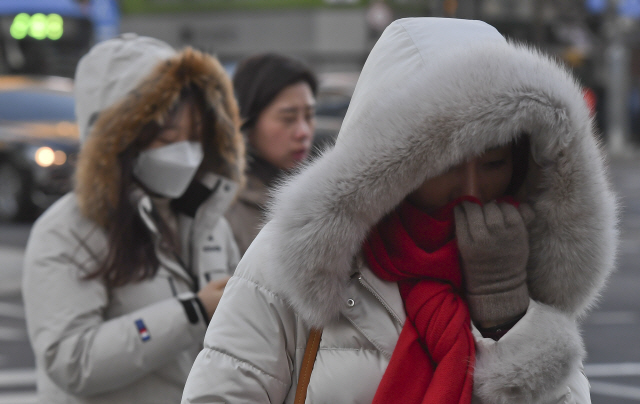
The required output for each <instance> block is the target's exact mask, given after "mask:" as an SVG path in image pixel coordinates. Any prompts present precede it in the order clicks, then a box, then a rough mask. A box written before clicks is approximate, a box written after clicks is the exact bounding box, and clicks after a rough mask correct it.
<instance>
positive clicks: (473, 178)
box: [462, 159, 482, 200]
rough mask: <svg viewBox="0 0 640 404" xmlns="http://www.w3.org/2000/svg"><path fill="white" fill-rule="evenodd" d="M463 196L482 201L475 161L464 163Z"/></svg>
mask: <svg viewBox="0 0 640 404" xmlns="http://www.w3.org/2000/svg"><path fill="white" fill-rule="evenodd" d="M462 193H463V196H473V197H476V198H478V199H480V200H482V193H481V191H480V181H479V177H478V165H477V164H476V161H475V159H472V160H470V161H468V162H466V163H465V166H464V170H463V177H462Z"/></svg>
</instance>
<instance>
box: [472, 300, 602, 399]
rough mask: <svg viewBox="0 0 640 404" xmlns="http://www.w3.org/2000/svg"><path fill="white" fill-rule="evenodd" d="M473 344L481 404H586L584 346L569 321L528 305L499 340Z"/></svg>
mask: <svg viewBox="0 0 640 404" xmlns="http://www.w3.org/2000/svg"><path fill="white" fill-rule="evenodd" d="M473 333H474V337H475V339H476V367H475V370H474V395H475V396H476V397H477V398H478V399H479V400H480V402H481V403H483V404H484V403H487V404H489V403H491V404H506V403H514V402H517V403H523V404H590V403H591V399H590V397H589V383H588V381H587V378H586V376H585V375H584V373H583V371H582V358H583V357H584V347H583V345H582V338H581V337H580V333H579V331H578V327H577V324H576V322H575V320H574V319H573V318H570V317H568V316H567V315H566V314H564V313H562V312H560V311H558V310H556V309H554V308H553V307H551V306H548V305H545V304H542V303H538V302H535V301H533V300H532V301H531V302H530V304H529V308H528V310H527V313H526V314H525V316H524V317H523V318H522V319H520V321H518V323H517V324H516V325H515V326H513V328H511V330H509V331H508V332H507V333H506V334H505V335H504V336H503V337H502V338H500V340H498V341H494V340H492V339H490V338H483V337H482V335H481V334H480V332H479V331H478V330H477V329H475V327H474V328H473Z"/></svg>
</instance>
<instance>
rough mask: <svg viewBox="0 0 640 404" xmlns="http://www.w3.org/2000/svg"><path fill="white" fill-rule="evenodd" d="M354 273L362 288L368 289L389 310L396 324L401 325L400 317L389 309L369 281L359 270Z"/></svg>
mask: <svg viewBox="0 0 640 404" xmlns="http://www.w3.org/2000/svg"><path fill="white" fill-rule="evenodd" d="M355 275H356V276H357V277H358V281H360V284H361V285H362V286H364V288H365V289H366V290H368V291H369V292H370V293H371V294H372V295H373V296H374V297H375V298H376V299H377V300H378V301H379V302H380V304H382V306H384V308H385V309H386V310H387V311H388V312H389V314H391V316H392V317H393V318H395V319H396V321H397V322H398V324H400V325H402V321H401V320H400V318H398V316H397V315H396V314H395V313H394V312H393V310H391V307H389V305H388V304H387V303H386V302H385V301H384V300H383V299H382V297H380V294H379V293H378V292H376V291H375V290H374V289H373V287H372V286H371V285H370V284H369V282H368V281H367V280H366V279H364V277H363V276H362V274H361V273H360V272H357V273H356V274H355Z"/></svg>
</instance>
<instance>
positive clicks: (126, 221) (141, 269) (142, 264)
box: [87, 85, 216, 287]
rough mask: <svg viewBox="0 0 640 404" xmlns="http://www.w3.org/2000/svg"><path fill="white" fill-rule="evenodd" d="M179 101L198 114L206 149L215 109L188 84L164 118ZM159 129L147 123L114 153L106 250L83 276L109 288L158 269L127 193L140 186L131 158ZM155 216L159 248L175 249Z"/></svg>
mask: <svg viewBox="0 0 640 404" xmlns="http://www.w3.org/2000/svg"><path fill="white" fill-rule="evenodd" d="M183 103H189V104H191V105H193V106H194V107H195V108H192V109H191V111H192V113H193V114H199V115H198V116H200V117H202V127H201V129H200V130H201V135H202V136H201V139H202V143H203V149H205V150H206V148H207V147H211V144H212V143H213V138H214V137H215V134H214V133H213V132H214V125H215V119H216V115H215V111H214V110H213V108H208V107H205V106H206V105H207V103H206V101H205V96H204V94H203V92H202V90H201V89H200V88H198V87H196V86H193V85H191V86H188V87H185V88H184V89H183V90H182V91H181V93H180V99H179V102H178V103H176V106H174V108H172V109H171V110H170V111H168V112H167V115H166V117H167V118H169V117H171V116H172V115H173V114H174V113H175V112H176V110H177V108H178V106H180V105H182V104H183ZM193 118H194V119H192V123H193V124H194V127H193V128H192V131H195V130H197V129H196V127H195V124H196V122H197V119H195V118H196V117H195V116H194V117H193ZM161 129H162V127H161V126H160V124H159V123H158V122H156V121H155V120H152V121H150V122H148V123H147V124H145V125H144V126H143V127H142V128H141V130H140V132H139V136H138V137H137V138H136V140H135V141H133V142H132V143H131V144H130V145H129V146H128V147H127V148H126V149H125V150H124V151H122V152H121V153H120V154H119V155H118V161H119V165H120V190H119V195H118V202H117V204H116V206H115V207H114V209H113V210H112V211H111V212H110V213H109V221H108V223H109V225H108V227H107V229H106V230H107V241H108V251H107V255H106V258H105V259H104V261H103V262H102V263H101V265H100V266H99V267H98V269H97V270H96V271H94V272H92V273H90V274H89V275H88V276H87V278H88V279H93V278H102V279H104V280H105V282H106V283H107V285H108V286H109V287H117V286H123V285H126V284H128V283H132V282H138V281H141V280H143V279H147V278H151V277H153V276H155V274H156V273H157V271H158V266H159V264H160V262H159V260H158V257H157V255H156V250H155V241H154V239H153V235H152V234H151V233H150V231H149V229H148V228H147V226H146V225H145V224H144V222H143V221H142V218H141V217H140V216H139V214H138V211H137V206H135V205H134V201H132V199H131V195H132V191H133V190H134V189H135V188H136V187H140V184H138V183H137V182H136V180H135V178H134V177H133V175H132V172H133V164H134V161H135V158H136V157H137V156H138V154H139V153H140V151H142V150H144V149H145V148H146V147H147V146H149V144H151V142H152V141H153V140H154V139H155V138H156V137H157V136H158V134H159V132H160V130H161ZM192 133H195V132H192ZM157 219H158V220H156V222H157V224H158V230H159V232H160V237H161V239H162V248H165V249H169V250H174V251H175V250H176V249H177V248H176V247H177V246H176V245H175V241H174V240H175V238H174V237H172V234H171V230H170V228H169V226H168V225H167V224H166V223H165V222H164V221H162V220H161V219H160V218H159V217H158V218H157Z"/></svg>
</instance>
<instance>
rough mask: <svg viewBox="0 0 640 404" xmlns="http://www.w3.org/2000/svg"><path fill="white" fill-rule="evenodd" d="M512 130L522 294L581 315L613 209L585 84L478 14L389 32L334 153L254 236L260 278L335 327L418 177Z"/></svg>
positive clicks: (287, 189) (609, 254)
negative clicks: (519, 183) (526, 227)
mask: <svg viewBox="0 0 640 404" xmlns="http://www.w3.org/2000/svg"><path fill="white" fill-rule="evenodd" d="M522 132H526V133H528V134H529V137H530V143H531V151H532V156H533V158H534V161H535V162H536V163H537V166H538V167H539V170H538V174H539V176H538V178H536V179H535V183H534V186H535V188H534V189H531V190H530V191H529V193H528V197H529V202H530V203H531V204H532V206H533V208H534V210H535V212H536V220H535V222H534V226H533V228H532V229H531V231H530V244H531V256H530V262H529V266H528V282H529V290H530V293H531V296H532V297H533V298H534V299H535V300H538V301H541V302H543V303H546V304H549V305H552V306H554V307H555V308H557V309H559V310H560V311H562V312H565V313H567V314H570V315H572V316H573V315H581V314H583V313H584V312H585V310H586V309H587V308H588V307H589V306H590V305H591V304H592V303H593V302H594V299H595V298H596V297H597V294H598V291H599V290H600V289H601V287H602V286H603V284H604V282H605V280H606V278H607V275H608V274H609V272H610V271H611V270H612V268H613V265H614V255H615V250H616V243H617V232H616V221H617V213H616V202H615V197H614V195H613V193H612V192H611V190H610V188H609V185H608V180H607V177H606V173H605V167H604V163H603V157H602V152H601V150H600V149H599V146H598V142H597V140H596V137H595V135H594V132H593V127H592V121H591V119H590V117H589V114H588V110H587V107H586V105H585V102H584V100H583V98H582V93H581V89H580V87H579V86H578V85H577V84H576V82H575V81H574V79H573V78H572V77H571V76H570V75H569V74H568V73H567V72H566V71H565V70H564V69H563V68H561V67H560V66H559V65H558V64H557V63H556V62H554V61H552V60H550V59H549V58H548V57H546V56H543V55H541V54H540V53H538V52H537V51H535V50H532V49H530V48H527V47H525V46H521V45H515V44H511V43H508V42H507V41H505V40H504V38H503V37H502V36H501V35H500V34H499V33H498V32H497V31H496V30H495V29H494V28H493V27H490V26H489V25H487V24H484V23H482V22H479V21H464V20H452V19H435V18H412V19H402V20H398V21H395V22H394V23H393V24H391V25H390V26H389V27H388V28H387V29H386V30H385V32H384V33H383V35H382V37H381V38H380V40H379V41H378V43H377V44H376V45H375V47H374V48H373V50H372V51H371V54H370V55H369V58H368V59H367V62H366V64H365V66H364V68H363V70H362V73H361V76H360V79H359V81H358V85H357V87H356V90H355V93H354V96H353V99H352V102H351V105H350V107H349V110H348V112H347V116H346V117H345V120H344V123H343V126H342V128H341V131H340V134H339V137H338V140H337V142H336V145H335V147H334V148H333V149H332V150H330V151H328V152H326V153H324V155H323V156H322V157H320V158H319V159H317V160H316V161H314V162H313V163H311V164H310V165H308V166H307V167H306V168H304V169H303V170H302V171H301V172H300V173H299V175H297V176H295V177H293V178H291V179H290V180H289V181H288V182H286V183H284V184H283V185H282V186H281V187H280V189H279V190H278V191H277V193H276V195H275V198H274V200H275V202H274V204H273V206H272V209H271V220H270V222H269V223H268V224H267V225H266V226H265V228H264V230H263V231H264V232H265V233H267V234H265V236H268V237H269V238H270V239H271V242H272V243H273V244H272V247H273V249H272V250H271V251H272V253H271V255H270V256H269V257H266V261H265V262H264V263H265V268H266V271H267V275H268V276H267V277H268V278H270V279H271V280H272V285H270V286H271V287H272V288H273V290H274V291H275V292H277V293H278V294H280V295H281V296H283V297H284V298H285V299H286V300H287V301H288V302H289V303H290V304H291V305H292V307H293V308H294V310H296V312H298V314H299V315H300V316H301V317H302V318H303V319H304V320H305V321H306V322H308V323H309V324H310V325H316V326H320V325H324V324H326V323H327V322H329V321H331V320H332V319H333V318H335V317H336V316H337V315H338V313H339V310H340V308H341V306H342V301H343V293H344V289H345V285H346V283H347V281H348V279H349V276H350V274H351V272H352V266H351V264H352V259H353V257H354V255H356V254H357V253H358V251H359V250H360V247H361V245H362V243H363V241H364V239H365V237H366V235H367V233H368V232H369V230H370V228H371V227H372V226H374V225H375V224H376V223H377V222H378V221H379V220H380V219H381V218H382V217H383V216H384V215H385V214H387V213H388V212H390V211H391V210H393V209H394V207H395V206H397V205H398V204H399V203H400V202H401V201H402V200H403V199H404V198H405V196H406V195H408V194H409V193H410V192H411V191H413V190H414V189H415V188H417V187H418V186H419V185H420V184H422V183H423V182H424V180H425V179H426V178H430V177H433V176H436V175H438V174H440V173H442V172H444V171H445V170H446V169H447V168H448V167H451V166H453V165H455V164H458V163H460V162H461V161H463V160H464V159H465V158H467V157H469V156H472V155H474V154H479V153H481V152H482V151H484V150H485V149H487V148H489V147H494V146H498V145H502V144H506V143H508V142H509V141H511V140H512V139H513V138H515V137H516V136H518V135H519V134H520V133H522ZM528 181H529V179H528Z"/></svg>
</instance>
